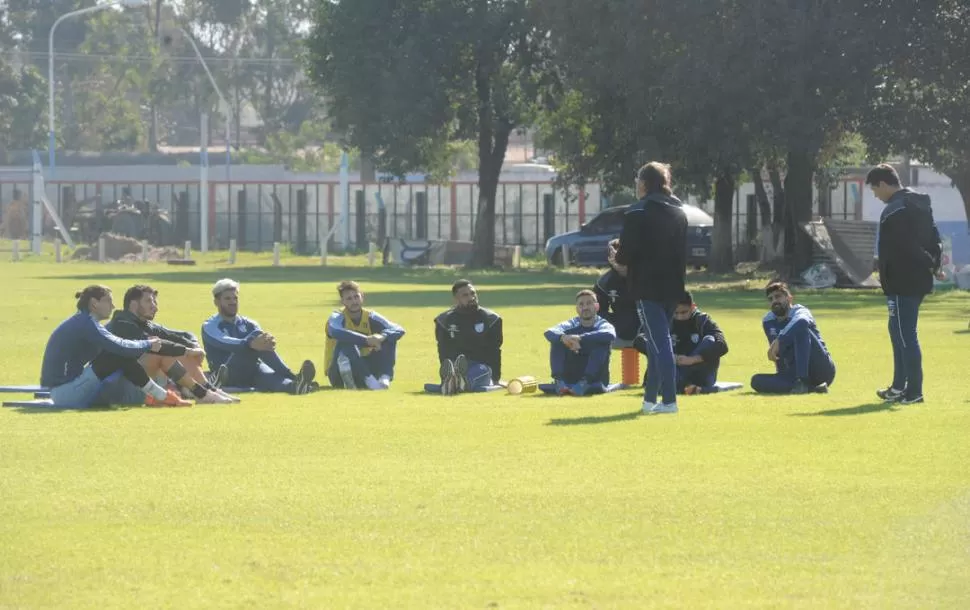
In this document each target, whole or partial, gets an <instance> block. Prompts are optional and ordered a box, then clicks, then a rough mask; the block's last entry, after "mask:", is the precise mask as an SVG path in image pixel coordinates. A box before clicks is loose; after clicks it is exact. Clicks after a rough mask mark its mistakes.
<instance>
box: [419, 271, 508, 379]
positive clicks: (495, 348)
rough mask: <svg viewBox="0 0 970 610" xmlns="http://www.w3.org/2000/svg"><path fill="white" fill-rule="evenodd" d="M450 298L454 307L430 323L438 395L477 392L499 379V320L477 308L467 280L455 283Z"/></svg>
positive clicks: (500, 341) (500, 360) (497, 316)
mask: <svg viewBox="0 0 970 610" xmlns="http://www.w3.org/2000/svg"><path fill="white" fill-rule="evenodd" d="M451 295H452V298H454V300H455V305H454V307H452V308H451V309H449V310H448V311H446V312H444V313H442V314H440V315H439V316H438V317H437V318H435V321H434V334H435V339H436V340H437V343H438V362H439V363H440V365H441V367H440V369H439V373H440V375H441V393H442V394H444V395H445V396H451V395H453V394H460V393H462V392H481V391H484V390H485V389H486V388H488V387H489V386H492V385H496V384H498V381H499V379H501V374H502V340H503V338H502V318H501V317H499V315H498V314H497V313H495V312H494V311H490V310H488V309H485V308H484V307H479V305H478V292H477V291H476V290H475V286H473V285H472V283H471V282H470V281H468V280H458V281H457V282H455V283H454V284H453V285H452V286H451Z"/></svg>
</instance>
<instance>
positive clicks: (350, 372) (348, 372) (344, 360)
mask: <svg viewBox="0 0 970 610" xmlns="http://www.w3.org/2000/svg"><path fill="white" fill-rule="evenodd" d="M337 370H338V371H340V380H341V381H343V382H344V388H346V389H348V390H356V389H357V384H356V383H354V369H353V368H352V367H351V366H350V358H348V357H347V356H344V355H343V354H340V355H339V356H337Z"/></svg>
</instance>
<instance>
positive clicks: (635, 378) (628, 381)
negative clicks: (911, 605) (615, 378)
mask: <svg viewBox="0 0 970 610" xmlns="http://www.w3.org/2000/svg"><path fill="white" fill-rule="evenodd" d="M620 358H621V361H622V363H623V384H624V385H627V386H638V385H640V384H641V381H640V352H638V351H637V350H636V348H633V347H624V348H623V349H622V350H620Z"/></svg>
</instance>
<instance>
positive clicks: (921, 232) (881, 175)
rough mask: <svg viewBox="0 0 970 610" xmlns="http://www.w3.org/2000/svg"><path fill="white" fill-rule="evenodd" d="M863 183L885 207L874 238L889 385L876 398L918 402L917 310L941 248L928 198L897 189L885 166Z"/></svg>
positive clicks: (895, 177)
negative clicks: (885, 314) (885, 315)
mask: <svg viewBox="0 0 970 610" xmlns="http://www.w3.org/2000/svg"><path fill="white" fill-rule="evenodd" d="M866 184H868V185H869V187H870V188H871V189H872V193H873V194H874V195H875V196H876V197H878V198H879V199H881V200H882V201H883V202H884V203H885V204H886V207H885V208H884V209H883V211H882V214H881V215H880V217H879V227H878V233H877V237H876V242H877V248H878V250H877V251H878V257H879V283H880V284H881V285H882V291H883V293H885V295H886V301H887V305H888V306H889V339H890V341H892V346H893V381H892V384H891V385H890V386H889V387H888V388H886V389H884V390H878V391H877V392H876V395H878V396H879V398H882V399H883V400H885V401H887V402H900V403H902V404H915V403H920V402H923V353H922V351H921V350H920V346H919V338H918V337H917V335H916V324H917V321H918V320H919V308H920V305H921V304H922V303H923V298H924V297H926V295H928V294H929V293H931V292H933V276H934V275H935V274H936V273H937V272H938V271H939V269H940V262H941V261H940V259H941V256H942V250H943V248H942V245H941V244H940V232H939V231H938V230H937V228H936V222H935V221H934V220H933V209H932V208H931V207H930V198H929V196H928V195H924V194H922V193H917V192H915V191H911V190H910V189H908V188H901V187H900V184H899V175H898V174H897V173H896V170H895V169H893V167H892V166H891V165H887V164H885V163H884V164H882V165H877V166H876V167H874V168H873V169H872V170H871V171H870V172H869V174H868V175H867V176H866Z"/></svg>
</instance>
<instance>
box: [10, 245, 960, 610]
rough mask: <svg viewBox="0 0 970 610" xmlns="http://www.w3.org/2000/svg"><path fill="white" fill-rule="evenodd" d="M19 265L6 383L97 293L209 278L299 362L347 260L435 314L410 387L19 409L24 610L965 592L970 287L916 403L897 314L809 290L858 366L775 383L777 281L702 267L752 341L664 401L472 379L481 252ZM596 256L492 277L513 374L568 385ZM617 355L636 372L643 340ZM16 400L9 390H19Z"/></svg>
mask: <svg viewBox="0 0 970 610" xmlns="http://www.w3.org/2000/svg"><path fill="white" fill-rule="evenodd" d="M3 256H4V261H3V262H0V278H2V279H3V280H4V288H5V295H4V298H3V299H2V300H0V320H2V323H3V333H2V335H0V336H2V343H3V346H4V349H3V350H2V353H0V382H2V383H5V384H27V383H36V382H37V380H38V377H39V370H40V361H41V356H42V352H43V347H44V344H45V342H46V339H47V337H48V335H49V333H50V332H51V330H52V329H53V328H54V327H55V326H56V324H57V323H59V322H60V321H61V320H62V319H63V318H65V317H66V316H68V315H70V314H71V313H72V309H73V298H72V297H73V294H74V292H75V291H76V290H78V289H80V288H81V287H83V286H84V285H85V284H88V283H95V282H98V283H106V284H108V285H110V286H111V287H112V288H114V290H115V293H116V299H120V296H121V294H122V293H123V292H124V290H125V288H127V287H128V286H129V285H131V284H134V283H136V282H139V283H140V282H148V283H150V284H152V285H153V286H155V287H156V288H158V289H159V290H160V291H161V293H160V296H159V304H160V308H161V311H160V314H159V317H158V320H159V321H160V322H162V323H164V324H166V325H169V326H172V327H175V328H186V329H190V330H192V331H194V332H198V330H199V327H200V325H201V322H202V321H203V320H204V319H205V318H206V317H208V316H209V315H211V313H212V312H213V306H212V301H211V297H210V293H209V292H208V289H209V286H210V285H211V284H212V282H214V281H215V280H216V279H218V278H220V277H225V276H229V277H233V278H235V279H237V280H240V281H241V282H243V286H242V291H241V295H240V299H241V305H240V310H241V312H242V313H244V314H246V315H249V316H251V317H253V318H255V319H256V320H258V321H259V322H260V323H261V324H262V326H263V327H264V328H267V329H268V330H270V331H272V332H273V333H274V334H275V335H276V336H277V337H278V339H279V346H280V352H281V354H282V355H283V357H284V358H285V359H286V360H287V361H289V362H290V363H291V364H294V365H295V364H298V363H299V361H300V360H302V359H303V358H311V359H313V360H314V361H315V362H317V363H318V365H320V364H322V349H323V327H324V322H325V317H326V315H327V314H328V313H329V312H330V311H331V310H332V309H333V308H334V307H335V306H336V302H337V295H336V290H335V286H336V283H337V282H338V281H339V280H341V279H357V280H359V281H360V282H361V283H362V286H363V289H364V293H365V299H366V301H367V303H366V305H369V306H372V307H374V308H375V309H378V310H379V311H380V312H381V313H383V314H385V315H386V316H387V317H389V318H390V319H392V320H394V321H396V322H399V323H400V324H402V325H403V326H404V327H405V328H406V330H407V333H408V334H407V336H406V337H404V339H402V342H401V344H400V347H399V362H398V367H397V379H396V381H395V383H394V386H393V387H392V389H391V390H390V391H389V392H382V393H377V392H374V393H368V392H343V391H342V392H336V391H331V390H326V391H322V392H320V393H317V394H313V395H309V396H304V397H291V396H273V395H262V396H258V395H246V396H245V397H244V401H243V403H242V404H240V405H232V406H228V407H226V406H198V407H194V408H191V409H148V408H132V409H117V410H100V411H90V412H77V411H66V412H44V411H30V410H17V409H9V408H7V409H2V410H0V608H8V607H9V608H15V607H16V608H21V607H29V608H37V607H56V608H65V607H72V608H139V607H146V608H147V607H177V608H217V607H232V608H238V607H254V608H266V607H280V606H300V607H310V608H357V607H359V608H384V607H395V608H397V607H419V608H427V607H442V608H524V607H530V608H531V607H548V608H558V607H567V608H568V607H595V608H612V607H624V608H648V607H684V608H704V607H723V608H735V607H749V606H752V607H786V608H787V607H793V608H880V609H881V608H913V607H923V608H930V607H932V608H966V607H968V605H970V467H968V465H970V442H968V441H967V431H968V430H970V392H968V390H967V385H966V378H965V377H964V375H966V374H967V372H966V371H967V362H968V360H967V353H968V350H967V342H968V340H970V334H968V332H967V320H968V317H970V316H968V314H970V298H968V297H967V296H965V295H964V294H960V293H956V292H951V293H944V294H938V295H935V296H933V297H932V298H930V299H929V300H928V302H927V303H926V304H925V305H924V307H923V316H922V319H921V324H920V338H921V341H922V344H923V348H924V366H925V369H926V396H927V403H926V404H924V405H916V406H912V407H901V408H889V407H887V406H885V405H883V404H881V403H878V402H877V399H876V397H875V395H874V393H873V392H874V390H875V389H876V388H878V387H882V386H885V385H886V384H887V383H888V381H889V378H890V373H891V370H890V367H891V361H890V353H889V340H888V337H887V336H886V330H885V327H886V315H885V305H884V302H883V300H882V299H881V297H880V295H879V294H877V293H875V292H868V291H858V292H856V291H847V292H835V291H832V292H824V293H804V294H800V295H797V296H796V299H797V300H798V301H799V302H801V303H803V304H805V305H807V306H809V307H810V308H811V309H812V311H813V312H814V314H815V316H816V318H817V320H818V322H819V326H820V328H821V331H822V333H823V337H824V339H825V340H826V342H827V343H828V344H829V346H830V348H831V350H832V352H833V355H834V357H835V360H836V364H837V366H838V374H837V377H836V380H835V383H834V386H833V388H832V391H831V392H830V393H829V394H827V395H815V396H810V397H773V398H772V397H760V396H755V395H752V394H751V393H750V392H749V390H748V389H747V383H748V381H749V379H750V377H751V375H752V374H753V373H755V372H762V371H768V370H769V369H770V365H769V363H768V362H767V360H766V358H765V352H766V349H767V342H766V340H765V338H764V336H763V334H762V333H761V327H760V320H761V317H762V315H763V314H764V311H765V310H766V305H765V301H764V298H763V295H762V293H761V292H759V291H758V290H757V288H759V287H760V286H761V285H763V283H762V281H761V280H760V279H754V280H752V281H751V282H750V286H749V287H748V288H747V289H746V288H745V287H744V280H743V279H742V280H740V281H737V282H734V284H733V285H731V286H724V285H719V282H718V281H717V278H706V277H703V276H696V277H694V278H693V279H694V280H695V281H694V286H695V287H696V286H704V287H702V288H700V289H699V290H698V291H697V294H696V297H697V299H698V301H699V302H700V304H701V306H702V308H704V309H706V310H707V311H708V312H709V313H711V314H712V315H713V316H714V318H715V319H716V320H717V321H718V323H719V324H720V325H721V327H722V328H723V329H724V330H725V332H726V333H727V338H728V343H729V345H730V348H731V351H730V354H729V355H728V356H727V357H726V358H725V360H724V363H723V365H722V368H721V379H723V380H734V381H741V382H744V383H745V386H746V387H745V389H742V390H740V391H737V392H732V393H728V394H722V395H714V396H700V397H685V398H683V399H682V400H681V402H680V407H681V412H680V413H679V414H678V415H675V416H655V417H637V416H636V415H635V413H636V412H637V410H638V409H639V406H640V396H639V393H638V392H636V391H624V392H618V393H616V394H612V395H609V396H600V397H592V398H585V399H577V398H561V399H560V398H550V397H538V396H522V397H511V396H508V395H506V394H505V393H492V394H488V395H471V396H469V395H465V396H459V397H455V398H451V399H446V398H442V397H440V396H430V395H424V394H422V393H421V392H420V390H421V386H422V385H423V384H424V383H425V382H427V381H436V379H435V378H436V374H437V363H436V359H435V346H434V335H433V317H434V316H435V315H436V314H437V313H438V312H440V311H441V310H443V309H445V308H447V307H448V306H449V304H450V301H451V295H450V292H449V286H450V283H451V282H452V281H453V280H454V279H456V278H457V277H459V274H460V272H458V271H454V270H448V269H439V270H400V269H394V270H390V269H381V268H375V269H369V268H366V267H365V266H364V262H363V260H362V259H361V258H353V259H346V260H340V259H336V258H332V259H331V261H330V262H331V264H338V263H339V264H344V265H350V266H352V267H353V268H349V267H343V268H337V267H327V268H321V267H319V266H316V265H314V264H313V263H314V261H312V260H298V259H293V258H290V257H287V258H286V260H285V266H284V267H282V268H279V269H274V268H271V267H269V266H268V265H269V261H270V260H271V255H269V254H264V255H244V256H241V258H240V262H239V264H237V265H236V266H235V267H226V266H225V264H224V259H225V256H224V254H222V255H220V254H212V255H209V256H208V257H203V258H202V259H201V262H200V264H199V265H198V266H196V267H189V268H175V267H169V266H165V265H142V264H114V265H99V264H94V263H71V264H63V265H54V264H53V263H51V262H48V261H49V260H50V255H49V254H48V255H45V256H43V257H40V258H28V259H27V260H25V261H22V262H20V263H17V264H13V263H9V262H7V260H9V254H4V255H3ZM593 277H594V276H593V275H592V274H591V272H576V273H564V272H557V273H552V272H547V271H542V270H539V269H528V270H523V271H520V272H516V273H488V274H482V275H473V276H472V279H473V280H475V281H476V283H477V285H478V288H479V292H480V296H481V300H482V304H483V305H485V306H487V307H490V308H493V309H495V310H497V311H498V312H499V313H501V314H503V316H504V318H505V333H506V343H505V349H504V367H503V368H504V371H505V377H513V376H517V375H525V374H529V375H536V376H538V377H540V378H543V379H545V378H546V377H547V376H548V356H547V344H546V343H545V341H544V339H543V337H542V331H543V330H544V329H545V328H547V327H549V326H551V325H553V324H554V323H557V322H559V321H561V320H562V319H565V318H566V317H569V316H570V315H572V309H571V303H572V297H573V295H574V294H575V292H576V291H577V290H578V289H579V288H581V287H587V286H588V285H589V284H590V283H591V281H592V279H593ZM613 370H614V376H618V374H619V362H618V359H617V360H616V362H615V364H614V367H613ZM6 396H8V397H10V396H11V395H6Z"/></svg>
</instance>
